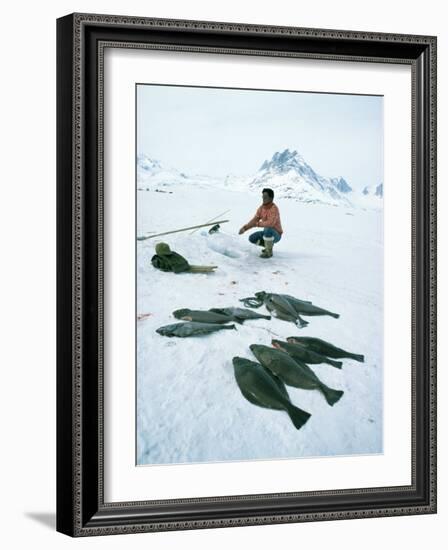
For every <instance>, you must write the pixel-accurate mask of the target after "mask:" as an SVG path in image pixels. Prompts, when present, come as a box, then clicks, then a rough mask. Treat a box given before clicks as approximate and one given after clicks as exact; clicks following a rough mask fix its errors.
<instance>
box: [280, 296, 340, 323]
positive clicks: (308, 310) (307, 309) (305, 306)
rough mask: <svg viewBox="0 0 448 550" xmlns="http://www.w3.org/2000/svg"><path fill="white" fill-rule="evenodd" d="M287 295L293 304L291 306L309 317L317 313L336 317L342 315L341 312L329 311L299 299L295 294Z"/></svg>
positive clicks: (287, 298)
mask: <svg viewBox="0 0 448 550" xmlns="http://www.w3.org/2000/svg"><path fill="white" fill-rule="evenodd" d="M286 296H287V295H285V299H286V300H287V301H288V302H289V303H290V304H291V306H292V307H293V308H294V309H295V310H296V311H297V313H301V314H302V315H305V316H309V317H312V316H316V315H329V316H330V317H334V318H335V319H339V317H340V315H339V313H333V312H332V311H328V310H327V309H323V308H321V307H318V306H315V305H313V304H312V303H311V302H304V301H302V300H298V299H297V298H294V296H287V297H286Z"/></svg>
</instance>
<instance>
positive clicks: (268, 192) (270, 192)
mask: <svg viewBox="0 0 448 550" xmlns="http://www.w3.org/2000/svg"><path fill="white" fill-rule="evenodd" d="M262 193H267V194H268V195H269V196H270V197H271V199H274V191H272V189H269V188H268V187H266V188H265V189H263V191H262Z"/></svg>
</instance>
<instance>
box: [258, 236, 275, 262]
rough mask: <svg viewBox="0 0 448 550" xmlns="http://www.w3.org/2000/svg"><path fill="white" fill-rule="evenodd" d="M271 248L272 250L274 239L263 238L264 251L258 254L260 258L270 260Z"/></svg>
mask: <svg viewBox="0 0 448 550" xmlns="http://www.w3.org/2000/svg"><path fill="white" fill-rule="evenodd" d="M273 248H274V237H264V250H263V252H262V253H261V254H260V256H261V258H272V249H273Z"/></svg>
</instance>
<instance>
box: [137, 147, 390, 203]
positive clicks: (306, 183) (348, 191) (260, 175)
mask: <svg viewBox="0 0 448 550" xmlns="http://www.w3.org/2000/svg"><path fill="white" fill-rule="evenodd" d="M137 185H138V189H139V190H142V191H144V190H162V189H163V188H175V187H179V186H182V187H185V186H188V185H195V186H196V187H198V186H199V187H201V188H203V189H206V188H209V187H210V186H213V187H214V188H216V187H220V188H224V189H227V190H233V191H240V192H245V191H257V192H260V191H261V189H263V188H264V187H270V188H272V189H274V191H275V196H276V198H280V199H294V200H297V201H299V202H303V203H307V204H328V205H332V206H345V207H347V206H357V205H360V206H362V207H364V208H374V209H377V208H379V207H381V204H382V196H383V184H380V185H377V186H370V187H365V188H364V189H363V191H362V192H360V191H354V190H353V189H352V188H351V187H350V185H349V184H348V183H347V181H346V180H345V179H344V178H343V177H342V176H339V177H329V178H327V177H324V176H321V175H320V174H318V173H316V172H315V171H314V170H313V168H312V167H311V166H310V165H309V164H308V163H307V162H306V161H305V160H304V158H303V157H302V156H301V155H300V154H299V153H298V152H297V151H290V150H289V149H285V150H284V151H281V152H279V151H277V152H275V153H274V155H273V156H272V158H271V159H267V160H265V161H264V162H263V163H262V164H261V166H260V168H259V170H258V172H256V173H255V174H252V175H245V176H240V175H235V174H228V175H226V176H225V177H224V178H218V177H212V176H207V175H197V174H193V175H192V174H185V173H183V172H180V171H179V170H176V169H174V168H169V167H166V166H164V165H163V164H162V163H161V162H160V161H158V160H156V159H154V158H152V157H150V156H148V155H146V154H140V155H139V156H138V157H137Z"/></svg>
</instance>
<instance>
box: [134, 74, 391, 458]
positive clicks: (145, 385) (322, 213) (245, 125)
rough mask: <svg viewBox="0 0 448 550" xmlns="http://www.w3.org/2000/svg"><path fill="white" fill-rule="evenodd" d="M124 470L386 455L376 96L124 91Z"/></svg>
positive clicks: (142, 87)
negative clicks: (131, 451)
mask: <svg viewBox="0 0 448 550" xmlns="http://www.w3.org/2000/svg"><path fill="white" fill-rule="evenodd" d="M135 154H136V155H135V156H136V195H135V196H136V199H135V200H136V244H135V246H136V285H137V286H136V312H135V314H136V320H135V322H136V357H137V362H136V381H137V384H136V464H137V465H139V466H151V465H170V464H193V463H214V462H230V461H254V460H279V459H306V458H310V457H337V456H354V455H373V454H382V453H383V326H384V322H383V251H384V246H383V201H384V200H387V192H386V198H385V199H384V198H383V97H382V96H377V95H356V94H338V93H321V92H313V91H312V90H303V91H284V90H262V89H237V88H212V87H197V86H180V85H163V84H152V83H141V84H137V85H136V151H135Z"/></svg>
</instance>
